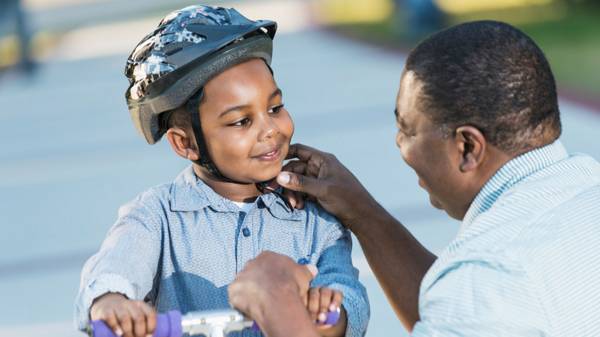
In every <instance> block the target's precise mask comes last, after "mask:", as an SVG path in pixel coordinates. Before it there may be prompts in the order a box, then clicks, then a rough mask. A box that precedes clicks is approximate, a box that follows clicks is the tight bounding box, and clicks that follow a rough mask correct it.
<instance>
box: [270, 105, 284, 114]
mask: <svg viewBox="0 0 600 337" xmlns="http://www.w3.org/2000/svg"><path fill="white" fill-rule="evenodd" d="M283 106H284V105H283V104H279V105H276V106H274V107H272V108H271V109H269V113H272V114H276V113H279V111H281V109H283Z"/></svg>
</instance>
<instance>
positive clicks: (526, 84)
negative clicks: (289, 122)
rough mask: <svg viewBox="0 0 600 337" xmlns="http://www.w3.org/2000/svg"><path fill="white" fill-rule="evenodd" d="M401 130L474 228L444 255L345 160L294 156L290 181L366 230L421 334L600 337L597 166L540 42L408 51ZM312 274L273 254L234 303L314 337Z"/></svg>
mask: <svg viewBox="0 0 600 337" xmlns="http://www.w3.org/2000/svg"><path fill="white" fill-rule="evenodd" d="M396 121H397V126H398V134H397V138H396V142H397V145H398V146H399V147H400V150H401V153H402V156H403V159H404V160H405V161H406V163H407V164H408V165H409V166H411V167H412V168H413V169H414V170H415V173H416V174H417V176H418V177H419V184H420V185H421V186H422V187H423V188H424V189H425V190H426V191H427V192H428V193H429V196H430V200H431V203H432V205H434V206H435V207H438V208H441V209H443V210H445V211H446V212H447V213H448V214H449V215H450V216H451V217H453V218H456V219H460V220H462V225H461V228H460V231H459V233H458V235H457V237H456V239H455V240H454V241H453V242H451V243H450V245H449V246H448V247H447V248H446V249H445V250H444V251H443V252H442V253H441V254H440V256H439V257H437V258H436V257H435V256H434V255H433V254H431V253H430V252H428V251H427V250H426V249H425V248H423V247H422V246H421V245H420V244H419V243H418V242H417V241H416V240H415V239H414V238H413V237H412V236H411V235H410V233H408V231H407V230H406V229H405V228H404V227H403V226H402V225H401V224H400V223H399V222H397V221H396V220H395V219H394V218H393V217H391V216H390V215H389V214H388V213H387V212H386V211H385V210H384V209H383V208H382V207H381V206H380V205H379V204H377V202H376V201H374V200H373V198H372V197H371V196H370V195H369V194H368V193H367V192H366V190H365V189H364V188H363V187H362V186H361V185H360V183H359V182H358V181H357V180H356V179H355V178H354V177H353V176H352V174H351V173H350V172H349V171H348V170H347V169H345V168H344V167H343V166H342V165H341V164H340V163H339V162H338V161H337V160H336V159H335V157H333V156H332V155H329V154H325V153H321V152H319V151H317V150H313V149H310V148H307V147H305V146H300V145H299V146H295V147H293V148H292V149H291V154H290V157H297V158H299V159H300V161H297V162H293V163H291V164H289V166H288V170H290V171H292V172H294V173H282V174H281V175H280V176H279V178H278V181H279V183H280V184H281V185H283V186H285V187H287V188H289V189H292V190H297V191H302V192H306V193H308V194H310V195H312V196H313V197H315V198H316V199H317V200H318V201H319V202H320V203H321V205H323V207H325V208H326V209H327V210H329V211H330V212H332V213H333V214H335V215H337V216H338V217H339V219H340V220H341V221H342V223H344V224H345V225H346V226H348V227H349V228H350V229H351V230H352V231H353V232H354V233H355V234H356V236H357V238H358V240H359V241H360V243H361V246H362V248H363V250H364V252H365V255H366V256H367V259H368V261H369V264H370V266H371V268H372V269H373V271H374V272H375V274H376V276H377V278H378V281H379V282H380V284H381V285H382V287H383V289H384V291H385V292H386V294H387V295H388V298H389V300H390V302H391V303H392V305H393V307H394V309H395V310H396V313H397V315H398V317H399V318H400V319H401V320H402V322H403V323H404V325H405V326H406V327H407V329H409V330H411V331H412V334H413V336H542V335H543V336H545V335H550V336H566V335H569V336H594V335H597V333H598V331H600V319H599V317H600V287H597V286H596V285H595V284H596V280H595V278H596V277H598V276H600V259H598V258H596V257H595V254H594V251H595V250H596V249H597V247H599V246H600V207H599V206H600V165H599V164H598V162H596V161H595V160H594V159H592V158H590V157H587V156H584V155H569V154H568V153H567V152H566V150H565V148H564V147H563V145H562V144H561V142H560V141H559V140H558V138H559V136H560V133H561V125H560V118H559V110H558V103H557V96H556V89H555V83H554V78H553V76H552V72H551V70H550V67H549V65H548V62H547V61H546V59H545V57H544V55H543V53H542V52H541V50H540V49H539V48H538V47H537V46H536V45H535V43H534V42H533V41H532V40H531V39H529V38H528V37H527V36H526V35H525V34H523V33H522V32H520V31H518V30H517V29H515V28H513V27H511V26H509V25H507V24H503V23H499V22H493V21H479V22H471V23H467V24H462V25H458V26H455V27H452V28H450V29H448V30H445V31H442V32H439V33H437V34H435V35H433V36H431V37H430V38H428V39H427V40H425V41H423V42H422V43H421V44H419V45H418V46H417V47H416V48H415V49H414V50H413V51H412V52H411V54H410V55H409V57H408V60H407V62H406V67H405V70H404V73H403V75H402V78H401V83H400V90H399V93H398V97H397V102H396ZM399 193H401V191H399ZM310 278H311V276H310V273H309V272H308V271H307V270H306V269H305V268H304V269H303V268H301V267H299V266H296V265H295V264H294V263H293V262H292V261H289V260H288V259H286V258H284V257H282V256H279V255H274V254H271V253H266V254H263V255H262V256H260V257H259V258H258V259H256V260H255V261H252V262H251V263H249V264H248V266H247V268H246V269H245V270H244V271H243V272H242V273H241V274H240V275H239V276H238V279H237V281H236V282H234V283H233V284H232V286H231V287H230V301H231V303H232V304H233V305H234V306H236V307H238V308H239V309H240V310H243V311H245V312H246V313H248V314H249V315H251V316H252V317H253V318H255V319H257V321H258V323H259V324H260V326H261V327H262V328H263V329H264V330H265V331H266V333H267V335H269V336H313V332H312V330H310V328H308V327H310V325H309V324H308V323H310V322H308V323H307V322H306V314H302V311H301V308H302V306H301V296H299V295H298V294H303V292H304V291H305V288H306V287H307V282H308V280H310ZM273 313H277V314H276V318H270V317H271V316H272V314H273ZM292 315H293V316H292ZM285 324H292V326H293V330H285V331H284V330H283V329H284V327H285ZM307 324H308V325H307ZM305 327H306V328H305Z"/></svg>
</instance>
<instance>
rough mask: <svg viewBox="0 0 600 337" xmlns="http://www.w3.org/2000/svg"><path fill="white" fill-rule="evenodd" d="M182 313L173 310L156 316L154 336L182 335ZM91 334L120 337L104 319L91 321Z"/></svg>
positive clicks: (97, 336) (179, 336) (171, 336)
mask: <svg viewBox="0 0 600 337" xmlns="http://www.w3.org/2000/svg"><path fill="white" fill-rule="evenodd" d="M181 329H182V328H181V313H180V312H179V311H176V310H173V311H169V312H167V313H165V314H158V315H157V316H156V329H154V333H153V334H152V337H181V335H183V332H182V330H181ZM89 330H90V331H88V333H89V335H90V336H92V337H119V336H118V335H117V334H115V333H114V332H113V330H112V329H111V328H110V327H109V326H108V325H107V324H106V323H105V322H104V321H102V320H95V321H91V322H90V329H89Z"/></svg>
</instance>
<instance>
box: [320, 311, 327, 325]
mask: <svg viewBox="0 0 600 337" xmlns="http://www.w3.org/2000/svg"><path fill="white" fill-rule="evenodd" d="M318 319H319V322H321V323H323V322H325V321H326V320H327V314H325V313H324V312H322V313H320V314H319V317H318Z"/></svg>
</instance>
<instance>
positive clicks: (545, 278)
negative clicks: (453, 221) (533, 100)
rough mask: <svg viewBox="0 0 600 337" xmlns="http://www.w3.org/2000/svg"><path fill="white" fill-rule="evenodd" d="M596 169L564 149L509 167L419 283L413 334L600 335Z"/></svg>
mask: <svg viewBox="0 0 600 337" xmlns="http://www.w3.org/2000/svg"><path fill="white" fill-rule="evenodd" d="M599 252H600V164H598V162H597V161H596V160H594V159H593V158H591V157H589V156H585V155H569V154H568V153H567V151H566V150H565V148H564V147H563V145H562V144H561V143H560V141H556V142H554V143H553V144H551V145H547V146H545V147H542V148H539V149H536V150H533V151H531V152H528V153H525V154H523V155H521V156H518V157H516V158H514V159H512V160H511V161H509V162H508V163H506V164H505V165H504V166H503V167H502V168H501V169H500V170H499V171H498V172H497V173H496V174H495V175H494V176H493V177H492V178H491V179H490V180H489V181H488V182H487V183H486V185H485V186H484V187H483V189H482V190H481V191H480V192H479V194H478V195H477V196H476V197H475V199H474V201H473V203H472V204H471V206H470V208H469V210H468V211H467V214H466V216H465V218H464V220H463V222H462V224H461V228H460V230H459V233H458V236H457V237H456V239H455V240H454V241H453V242H451V243H450V245H449V246H448V247H447V248H446V249H445V250H444V251H443V252H442V253H441V254H440V256H439V258H438V259H437V261H436V262H435V263H434V264H433V266H432V267H431V269H430V270H429V271H428V273H427V274H426V276H425V278H424V279H423V282H422V284H421V291H420V298H419V312H420V316H421V321H419V322H418V323H417V324H416V326H415V328H414V331H413V336H415V337H416V336H419V337H421V336H444V337H449V336H478V337H482V336H577V337H583V336H590V337H591V336H600V285H599V284H600V283H599V282H600V281H598V278H600V257H599Z"/></svg>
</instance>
